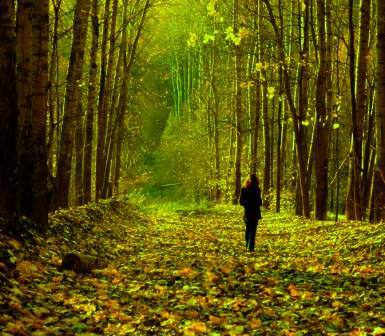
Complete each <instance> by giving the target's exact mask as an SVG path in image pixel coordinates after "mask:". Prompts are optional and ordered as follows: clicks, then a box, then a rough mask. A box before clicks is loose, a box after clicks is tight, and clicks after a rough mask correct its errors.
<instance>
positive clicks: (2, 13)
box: [0, 0, 18, 232]
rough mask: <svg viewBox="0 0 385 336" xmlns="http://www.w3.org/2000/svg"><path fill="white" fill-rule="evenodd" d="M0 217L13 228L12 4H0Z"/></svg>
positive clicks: (14, 109)
mask: <svg viewBox="0 0 385 336" xmlns="http://www.w3.org/2000/svg"><path fill="white" fill-rule="evenodd" d="M0 8H1V10H0V41H1V43H0V147H1V150H0V217H2V218H3V219H4V220H5V223H6V228H7V231H9V232H10V231H18V230H17V228H16V199H17V197H16V195H17V184H16V169H17V154H16V151H15V148H16V137H17V118H18V109H17V96H16V49H15V45H16V40H15V12H14V1H13V0H0Z"/></svg>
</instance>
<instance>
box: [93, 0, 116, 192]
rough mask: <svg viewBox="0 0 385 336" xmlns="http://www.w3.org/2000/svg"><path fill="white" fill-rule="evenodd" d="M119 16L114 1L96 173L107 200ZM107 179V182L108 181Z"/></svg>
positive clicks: (114, 0) (113, 117)
mask: <svg viewBox="0 0 385 336" xmlns="http://www.w3.org/2000/svg"><path fill="white" fill-rule="evenodd" d="M117 15H118V0H113V3H112V15H111V33H110V45H109V55H108V68H107V75H106V84H105V91H104V95H103V103H102V107H103V111H102V113H103V115H104V116H105V118H106V119H107V123H106V129H105V130H104V131H103V132H104V134H105V135H106V136H105V140H104V141H105V142H104V145H103V156H102V162H99V163H97V165H96V167H100V171H99V172H98V171H97V172H96V174H99V173H100V174H101V175H102V180H101V190H98V191H97V192H98V195H99V197H100V198H106V197H107V194H106V192H107V190H106V189H105V185H108V183H109V180H108V179H109V164H110V163H109V162H108V156H109V153H108V151H109V142H110V141H111V132H112V127H113V124H114V120H115V116H114V112H115V111H114V109H113V108H112V107H113V106H114V105H113V103H112V102H111V98H112V88H113V86H112V84H113V76H114V72H115V70H116V69H115V63H116V62H115V45H116V19H117ZM106 179H107V180H106Z"/></svg>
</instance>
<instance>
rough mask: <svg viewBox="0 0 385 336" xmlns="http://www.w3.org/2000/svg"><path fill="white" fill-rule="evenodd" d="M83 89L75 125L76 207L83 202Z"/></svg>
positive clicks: (80, 93)
mask: <svg viewBox="0 0 385 336" xmlns="http://www.w3.org/2000/svg"><path fill="white" fill-rule="evenodd" d="M81 95H82V89H79V103H78V113H77V117H76V125H75V178H74V182H75V205H76V206H78V205H82V204H83V203H84V202H83V157H84V155H83V150H84V120H83V117H84V113H83V104H82V97H81Z"/></svg>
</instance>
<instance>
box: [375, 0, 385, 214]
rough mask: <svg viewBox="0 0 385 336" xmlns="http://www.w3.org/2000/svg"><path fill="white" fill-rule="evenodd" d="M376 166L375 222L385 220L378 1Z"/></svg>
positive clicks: (384, 16)
mask: <svg viewBox="0 0 385 336" xmlns="http://www.w3.org/2000/svg"><path fill="white" fill-rule="evenodd" d="M376 128H377V129H376V152H377V158H376V165H375V177H374V186H373V194H374V195H373V202H374V206H373V209H374V220H375V221H380V220H384V219H385V2H384V1H382V0H377V69H376Z"/></svg>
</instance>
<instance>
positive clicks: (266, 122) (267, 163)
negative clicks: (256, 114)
mask: <svg viewBox="0 0 385 336" xmlns="http://www.w3.org/2000/svg"><path fill="white" fill-rule="evenodd" d="M266 75H267V74H266V73H264V74H263V76H264V77H265V80H264V81H263V83H262V96H263V103H262V116H263V139H264V159H265V160H264V169H263V205H264V207H265V208H267V209H268V208H269V207H270V185H271V179H270V177H271V137H270V118H269V97H268V90H267V89H268V85H267V80H266Z"/></svg>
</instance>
